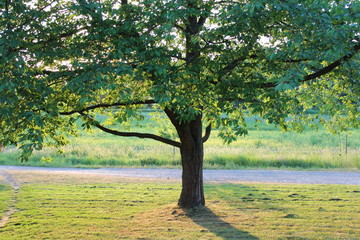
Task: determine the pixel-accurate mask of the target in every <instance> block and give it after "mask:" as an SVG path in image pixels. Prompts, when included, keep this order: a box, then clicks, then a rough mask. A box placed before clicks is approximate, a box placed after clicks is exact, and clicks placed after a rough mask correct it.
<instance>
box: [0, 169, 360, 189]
mask: <svg viewBox="0 0 360 240" xmlns="http://www.w3.org/2000/svg"><path fill="white" fill-rule="evenodd" d="M1 171H3V172H4V171H27V172H29V171H30V172H34V173H35V172H43V173H51V172H57V173H69V174H70V173H71V174H100V175H107V176H120V177H131V178H158V179H181V170H180V169H150V168H100V169H83V168H44V167H22V166H1V165H0V172H1ZM204 180H205V181H207V182H266V183H298V184H348V185H360V172H336V171H285V170H284V171H283V170H204Z"/></svg>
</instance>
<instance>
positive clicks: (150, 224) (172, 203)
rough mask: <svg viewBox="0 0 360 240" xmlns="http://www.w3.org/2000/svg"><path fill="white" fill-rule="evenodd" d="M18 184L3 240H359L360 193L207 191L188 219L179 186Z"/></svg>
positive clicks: (27, 176) (263, 187) (25, 176)
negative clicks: (201, 204) (181, 206)
mask: <svg viewBox="0 0 360 240" xmlns="http://www.w3.org/2000/svg"><path fill="white" fill-rule="evenodd" d="M16 177H17V179H20V182H22V184H23V186H22V187H21V188H20V190H19V193H18V196H17V203H16V205H15V207H16V209H17V210H18V211H16V212H15V213H14V214H13V215H12V217H11V219H10V221H9V222H8V223H7V224H6V226H5V227H4V228H1V229H0V239H7V240H15V239H90V240H91V239H359V238H360V229H359V222H360V212H359V210H358V209H360V191H359V188H358V186H342V185H341V186H340V185H288V184H249V183H246V184H242V183H233V184H206V186H205V192H206V198H207V207H206V208H199V209H194V210H190V211H184V210H182V209H179V208H178V207H176V201H177V199H178V194H179V192H180V187H179V186H180V182H177V181H175V182H174V181H169V180H163V181H161V182H160V181H156V180H147V181H146V182H145V181H140V182H139V180H130V179H121V178H116V177H105V179H102V178H100V177H98V176H91V175H87V176H80V175H79V176H76V175H71V174H68V175H64V174H52V175H46V174H37V175H33V174H31V173H18V174H17V176H16ZM24 181H25V182H24ZM9 194H11V193H9V192H4V194H3V192H2V195H9Z"/></svg>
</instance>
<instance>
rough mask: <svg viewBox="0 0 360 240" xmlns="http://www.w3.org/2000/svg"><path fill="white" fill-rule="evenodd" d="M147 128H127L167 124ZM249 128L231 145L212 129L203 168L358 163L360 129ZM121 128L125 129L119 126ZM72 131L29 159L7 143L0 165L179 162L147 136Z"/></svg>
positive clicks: (344, 166)
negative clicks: (59, 144) (65, 143)
mask: <svg viewBox="0 0 360 240" xmlns="http://www.w3.org/2000/svg"><path fill="white" fill-rule="evenodd" d="M145 122H146V124H148V125H150V126H154V127H153V128H150V129H144V128H140V127H139V126H138V125H137V123H135V122H134V123H133V124H132V125H131V129H130V130H131V131H141V132H149V131H150V132H152V133H155V132H156V131H155V129H156V128H161V127H162V128H163V130H168V128H169V127H170V126H169V125H160V124H158V123H156V122H151V120H149V119H146V121H145ZM248 128H249V134H248V135H247V136H245V137H239V138H238V140H237V141H235V142H233V143H231V144H230V145H227V144H224V142H223V141H222V139H220V138H219V137H218V131H217V130H213V132H212V135H211V137H210V139H209V140H208V141H207V142H206V143H205V159H204V167H205V168H217V169H220V168H221V169H242V168H270V169H274V168H282V169H346V170H359V169H360V129H356V130H353V131H352V132H351V133H342V134H340V135H333V134H331V133H330V132H328V131H327V130H326V129H321V128H320V129H318V130H315V129H310V128H309V129H306V130H305V131H304V132H302V133H296V132H282V131H281V130H280V129H279V128H277V127H275V126H274V125H267V124H265V123H255V121H254V119H249V126H248ZM120 130H128V129H124V128H120ZM80 133H81V134H80V137H78V138H74V137H70V144H69V145H68V146H65V147H63V148H62V149H61V150H62V152H63V153H62V154H60V153H58V151H57V150H56V149H50V148H47V149H44V150H42V151H39V152H35V153H34V155H33V156H32V157H31V159H30V160H29V161H28V162H25V163H21V162H20V161H19V154H20V153H19V151H18V150H16V149H15V148H11V147H10V148H7V149H6V150H5V151H4V152H3V153H1V154H0V165H1V164H4V165H32V166H52V167H94V168H97V167H167V168H169V167H170V168H180V167H181V165H180V164H181V161H180V154H179V150H178V149H175V148H174V147H171V146H168V145H166V144H163V143H159V142H157V141H154V140H149V139H139V138H124V137H118V136H113V135H110V134H107V133H104V132H101V131H100V130H94V131H92V132H84V131H80Z"/></svg>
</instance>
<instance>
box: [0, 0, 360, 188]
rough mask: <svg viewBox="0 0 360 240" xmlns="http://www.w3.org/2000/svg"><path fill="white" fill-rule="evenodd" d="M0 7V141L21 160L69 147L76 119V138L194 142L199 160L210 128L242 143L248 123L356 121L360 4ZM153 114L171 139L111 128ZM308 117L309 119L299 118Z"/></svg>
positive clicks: (192, 0) (318, 0)
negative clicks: (80, 133)
mask: <svg viewBox="0 0 360 240" xmlns="http://www.w3.org/2000/svg"><path fill="white" fill-rule="evenodd" d="M0 6H1V7H0V11H1V15H0V35H1V36H0V57H1V58H0V71H1V75H0V78H1V83H0V116H1V119H0V121H1V122H0V124H1V129H0V132H1V134H2V135H1V136H0V142H1V143H3V144H4V145H9V144H15V145H18V146H20V148H22V149H23V152H24V154H23V157H24V158H26V157H27V156H28V155H29V154H30V153H31V152H32V150H33V149H41V148H42V147H43V146H46V145H52V146H60V145H63V144H65V143H66V138H65V135H64V134H65V133H74V132H75V131H76V128H75V125H74V124H75V121H76V120H77V119H79V118H81V119H82V121H84V124H83V126H84V127H85V128H91V127H97V128H99V129H101V130H103V131H105V132H108V133H110V134H115V135H119V136H125V137H126V136H134V137H141V138H151V139H154V140H157V141H160V142H163V143H166V144H170V145H173V146H175V147H179V148H180V149H182V151H181V153H182V156H183V155H184V154H185V152H188V151H190V150H189V149H191V147H190V145H193V146H195V145H199V144H200V145H201V146H200V147H195V148H196V149H197V150H199V151H200V152H202V144H203V142H204V141H206V139H207V138H208V136H209V135H210V131H211V128H218V129H220V136H221V137H222V138H223V139H224V140H225V141H226V142H231V141H233V140H235V139H236V136H239V135H244V134H246V133H247V130H246V121H245V116H247V115H256V116H259V117H261V118H263V119H265V120H266V121H268V122H269V123H275V124H277V125H279V126H281V127H282V128H284V129H288V128H292V129H296V130H301V129H302V128H303V125H304V124H315V125H316V124H324V125H325V126H327V127H328V128H329V129H330V130H332V131H337V130H345V129H347V128H349V127H359V124H360V123H359V117H360V115H359V97H360V83H359V79H360V71H359V69H360V61H359V54H358V52H359V49H360V2H359V1H353V0H334V1H330V0H274V1H266V0H256V1H251V0H239V1H237V0H232V1H231V0H206V1H200V0H175V1H168V0H161V1H155V0H139V1H131V0H121V1H117V0H99V1H91V0H73V1H70V0H57V1H48V0H46V1H45V0H22V1H20V0H4V1H2V2H1V3H0ZM149 104H152V105H156V107H157V108H159V109H161V110H163V111H164V113H165V114H166V115H167V117H168V118H169V119H170V121H171V123H172V124H173V125H174V127H175V129H176V130H177V133H178V135H179V140H172V139H167V138H165V137H162V136H160V135H155V134H148V133H134V132H121V131H118V130H116V129H114V128H112V125H111V123H114V122H116V123H120V124H122V123H124V122H126V121H129V120H131V119H138V120H141V119H142V118H143V116H142V115H141V111H139V109H141V108H143V106H144V105H149ZM314 108H316V109H317V110H318V112H317V114H313V115H309V114H307V111H308V110H309V109H314ZM98 115H101V116H107V120H106V122H100V121H99V120H98V118H97V117H96V116H98ZM203 125H205V127H206V130H205V133H202V132H204V131H203V129H202V126H203ZM195 132H196V134H195ZM199 136H201V139H200V140H199V138H200V137H199ZM189 139H191V141H190V140H189ZM190 142H191V143H190ZM197 142H198V143H199V144H196V143H197ZM200 142H201V143H200ZM188 144H189V148H187V149H186V150H185V148H184V147H185V145H188ZM199 159H202V153H201V154H200V155H199ZM189 161H190V160H189ZM191 161H192V160H191ZM191 161H190V162H191ZM185 162H186V161H185V160H184V159H183V161H182V163H183V166H184V164H185ZM200 170H201V167H200ZM201 176H202V175H201V174H200V177H201ZM201 181H202V180H201Z"/></svg>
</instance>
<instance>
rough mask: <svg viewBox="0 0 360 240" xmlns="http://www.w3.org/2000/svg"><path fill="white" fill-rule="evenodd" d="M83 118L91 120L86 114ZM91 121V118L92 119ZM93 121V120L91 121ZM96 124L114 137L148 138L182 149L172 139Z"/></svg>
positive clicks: (95, 124)
mask: <svg viewBox="0 0 360 240" xmlns="http://www.w3.org/2000/svg"><path fill="white" fill-rule="evenodd" d="M80 114H81V115H82V116H84V117H87V118H89V117H88V116H87V115H86V114H84V113H80ZM90 119H91V118H90ZM91 120H93V119H91ZM93 122H94V123H93V124H92V125H93V126H95V127H97V128H98V129H100V130H102V131H104V132H106V133H110V134H112V135H116V136H120V137H138V138H147V139H153V140H156V141H159V142H162V143H165V144H168V145H171V146H174V147H177V148H180V143H179V142H177V141H173V140H171V139H167V138H164V137H160V136H158V135H155V134H151V133H138V132H120V131H117V130H113V129H110V128H107V127H104V126H102V125H101V124H100V123H98V122H97V121H93Z"/></svg>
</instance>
